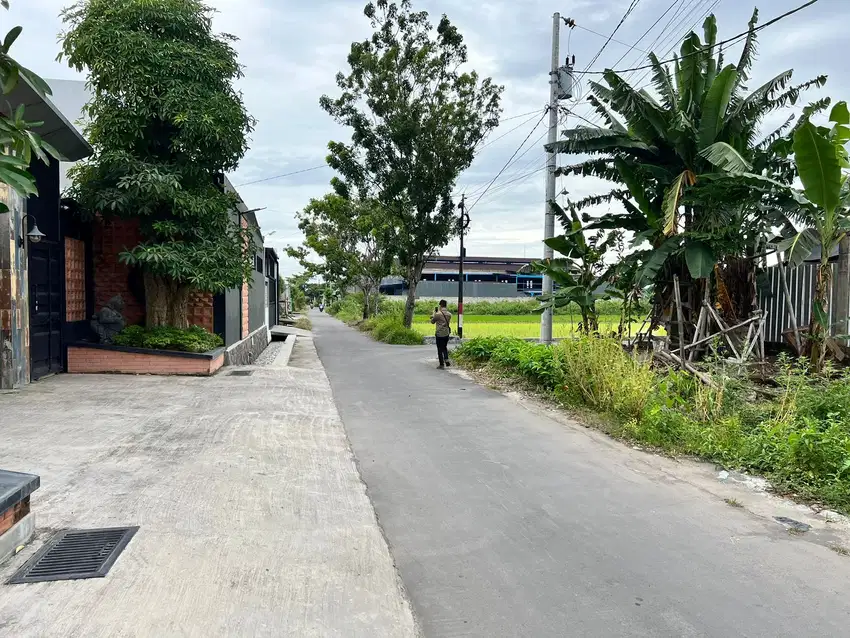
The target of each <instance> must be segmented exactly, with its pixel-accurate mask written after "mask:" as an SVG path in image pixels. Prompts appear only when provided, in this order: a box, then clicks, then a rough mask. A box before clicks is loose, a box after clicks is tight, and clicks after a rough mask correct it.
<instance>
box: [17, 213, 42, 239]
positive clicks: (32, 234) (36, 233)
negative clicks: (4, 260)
mask: <svg viewBox="0 0 850 638" xmlns="http://www.w3.org/2000/svg"><path fill="white" fill-rule="evenodd" d="M30 217H32V230H30V231H27V239H29V240H30V241H31V242H32V243H34V244H37V243H38V242H40V241H41V240H42V239H44V238H45V237H46V235H45V234H44V233H43V232H41V231H40V230H39V229H38V224H37V223H36V221H35V216H33V215H24V216H23V218H22V219H21V234H20V235H19V236H18V245H19V246H23V245H24V231H26V230H27V226H28V224H27V219H28V218H30Z"/></svg>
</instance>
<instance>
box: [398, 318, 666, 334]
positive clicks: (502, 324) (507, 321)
mask: <svg viewBox="0 0 850 638" xmlns="http://www.w3.org/2000/svg"><path fill="white" fill-rule="evenodd" d="M580 321H581V317H580V316H578V315H573V316H570V315H555V322H554V324H553V326H552V335H553V336H554V337H555V338H556V339H560V338H565V337H572V336H574V335H575V334H577V333H578V324H579V322H580ZM619 324H620V317H619V315H602V316H600V317H599V330H600V332H602V333H603V334H608V333H611V332H613V331H615V330H616V329H617V327H618V326H619ZM639 328H640V322H639V321H635V322H633V323H632V334H634V333H635V332H637V330H638V329H639ZM413 329H414V330H416V331H418V332H419V333H420V334H422V335H423V336H433V334H434V326H433V325H432V324H431V321H430V319H429V317H425V316H421V315H416V316H414V317H413ZM452 331H453V332H454V333H455V334H457V317H453V318H452ZM656 334H658V333H656ZM463 336H464V337H468V338H475V337H517V338H519V339H533V338H535V337H539V336H540V315H537V314H534V315H468V314H464V316H463Z"/></svg>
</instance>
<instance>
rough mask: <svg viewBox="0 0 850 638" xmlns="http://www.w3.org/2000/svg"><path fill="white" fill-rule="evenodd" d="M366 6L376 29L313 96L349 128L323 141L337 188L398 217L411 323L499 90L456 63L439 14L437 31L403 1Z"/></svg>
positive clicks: (458, 42)
mask: <svg viewBox="0 0 850 638" xmlns="http://www.w3.org/2000/svg"><path fill="white" fill-rule="evenodd" d="M364 13H365V15H366V17H367V18H369V20H370V21H371V25H372V28H373V29H374V33H373V35H372V37H371V38H370V39H368V40H365V41H363V42H355V43H353V44H352V45H351V52H350V54H349V56H348V63H349V65H350V71H349V73H348V74H347V75H346V74H343V73H340V74H338V75H337V85H338V86H339V88H340V89H341V91H342V93H341V95H340V96H339V97H337V98H335V99H333V98H330V97H328V96H323V97H322V99H321V101H320V104H321V106H322V108H323V109H324V110H325V111H327V112H328V113H329V114H330V115H331V116H333V118H334V119H335V120H336V121H337V122H338V123H340V124H342V125H344V126H347V127H349V128H350V129H352V135H351V140H352V141H351V143H349V144H346V143H344V142H331V143H330V144H329V149H330V156H329V157H328V163H329V164H330V165H331V167H333V168H334V169H335V170H336V171H337V172H338V173H339V174H340V175H341V176H342V179H341V180H338V181H337V182H336V188H337V192H338V193H339V194H340V195H342V196H345V197H352V196H353V194H357V196H358V197H359V198H360V199H363V200H368V199H375V200H377V201H378V202H379V203H380V205H381V206H382V207H383V208H384V209H385V210H386V211H387V212H388V213H389V214H390V215H391V216H392V217H393V218H394V219H395V224H396V226H397V228H398V235H397V244H396V253H397V256H398V260H399V263H400V265H401V266H402V268H403V269H404V272H405V279H406V283H407V285H408V296H407V303H406V306H405V313H404V324H405V325H406V326H408V327H409V326H410V325H411V323H412V321H413V310H414V302H415V295H416V285H417V284H418V283H419V281H420V280H421V278H422V269H423V267H424V266H425V262H426V261H427V260H428V258H429V257H430V256H431V255H432V254H433V253H434V252H435V251H436V250H437V249H438V248H440V247H442V246H445V245H446V244H447V243H448V241H449V239H450V238H451V237H452V235H453V234H454V233H455V232H456V230H457V229H456V224H455V223H454V221H455V220H454V204H453V202H452V197H451V193H452V190H453V189H454V185H455V182H456V180H457V178H458V176H459V175H460V173H461V172H462V171H463V170H464V169H466V168H468V167H469V165H470V164H471V163H472V159H473V156H474V151H475V146H476V145H477V144H478V143H479V142H480V141H481V140H482V139H483V138H484V136H485V135H487V133H488V132H489V131H490V130H492V129H493V128H495V127H496V126H497V125H498V123H499V113H500V108H499V100H500V96H501V93H502V90H503V89H502V87H500V86H496V85H495V84H493V82H492V80H491V79H490V78H486V79H483V80H482V79H480V78H479V77H478V74H477V73H475V71H468V72H467V71H463V70H462V67H463V66H464V65H465V64H466V62H467V60H468V55H467V49H466V45H465V44H464V43H463V37H462V36H461V34H460V32H459V31H458V30H457V27H455V26H454V25H453V24H452V23H451V22H450V21H449V19H448V18H447V17H446V16H445V15H444V16H442V18H441V20H440V22H439V24H438V25H437V28H436V29H434V28H433V27H432V25H431V23H430V22H429V20H428V14H427V12H425V11H420V12H414V11H413V10H412V8H411V2H410V0H400V2H389V1H388V0H377V1H376V2H370V3H369V4H367V5H366V8H365V11H364Z"/></svg>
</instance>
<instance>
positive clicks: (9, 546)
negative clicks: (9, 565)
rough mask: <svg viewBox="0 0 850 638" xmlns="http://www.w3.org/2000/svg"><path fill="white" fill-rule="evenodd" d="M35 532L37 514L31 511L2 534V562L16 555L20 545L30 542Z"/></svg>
mask: <svg viewBox="0 0 850 638" xmlns="http://www.w3.org/2000/svg"><path fill="white" fill-rule="evenodd" d="M34 534H35V514H33V513H32V512H30V513H29V514H27V515H26V516H24V517H23V518H22V519H21V520H19V521H18V522H17V523H15V524H14V525H13V526H12V527H10V528H9V530H8V531H7V532H6V533H5V534H3V535H2V536H0V563H4V562H5V561H6V559H7V558H9V557H10V556H14V555H15V553H16V550H17V549H18V547H20V546H21V545H26V544H27V543H28V542H30V540H31V539H32V537H33V535H34Z"/></svg>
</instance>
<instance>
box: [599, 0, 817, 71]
mask: <svg viewBox="0 0 850 638" xmlns="http://www.w3.org/2000/svg"><path fill="white" fill-rule="evenodd" d="M817 2H819V0H809V1H808V2H806V3H805V4H802V5H800V6H799V7H797V8H796V9H791V10H790V11H786V12H785V13H783V14H782V15H779V16H776V17H775V18H773V19H772V20H769V21H768V22H765V23H764V24H762V25H759V26H757V27H755V28H754V29H753V30H752V32H753V33H758V32H759V31H762V30H763V29H766V28H767V27H769V26H772V25H774V24H776V23H777V22H779V21H780V20H784V19H785V18H787V17H789V16H792V15H794V14H795V13H797V12H799V11H802V10H803V9H806V8H808V7H810V6H812V5H813V4H815V3H817ZM749 34H750V30H749V29H748V30H747V31H743V32H741V33H739V34H738V35H735V36H732V37H731V38H727V39H725V40H721V41H720V42H717V43H716V44H715V45H714V46H716V47H722V46H726V45H728V44H736V43H737V42H739V41H740V40H743V39H744V38H746V37H747V36H748V35H749ZM702 53H703V49H700V50H699V51H694V52H693V53H688V54H687V55H684V56H682V57H680V58H678V61H679V62H681V61H682V60H683V59H685V58H689V57H691V56H694V55H701V54H702ZM675 61H676V59H675V58H670V59H667V60H659V63H660V64H670V63H671V62H675ZM652 68H654V65H652V64H645V65H642V66H637V67H634V68H631V69H607V70H605V71H582V73H589V74H592V75H603V74H605V73H607V72H608V71H612V72H613V73H617V74H622V73H628V72H629V71H642V70H644V69H652Z"/></svg>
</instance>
